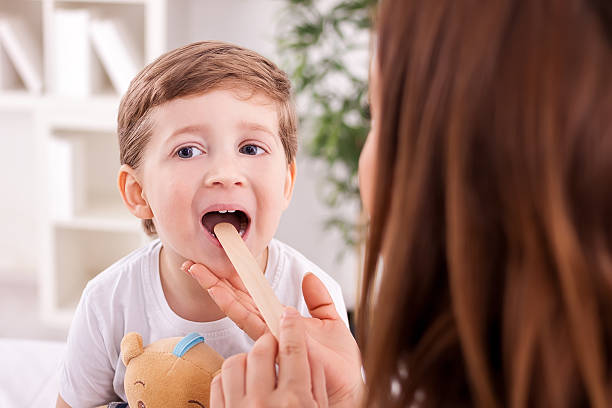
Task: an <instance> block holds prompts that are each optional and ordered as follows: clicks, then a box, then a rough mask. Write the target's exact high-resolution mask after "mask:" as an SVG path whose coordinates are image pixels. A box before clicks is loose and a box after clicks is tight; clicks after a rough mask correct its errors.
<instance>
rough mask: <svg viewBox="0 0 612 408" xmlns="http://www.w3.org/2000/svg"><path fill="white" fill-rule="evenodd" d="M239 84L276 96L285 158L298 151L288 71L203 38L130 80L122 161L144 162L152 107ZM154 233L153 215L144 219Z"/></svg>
mask: <svg viewBox="0 0 612 408" xmlns="http://www.w3.org/2000/svg"><path fill="white" fill-rule="evenodd" d="M220 88H221V89H223V88H226V89H229V88H238V89H246V90H248V91H250V92H252V94H253V93H256V92H260V93H263V94H264V95H266V96H267V97H269V98H270V99H272V100H273V101H274V102H275V103H276V106H277V109H278V116H279V136H280V139H281V142H282V144H283V148H284V150H285V156H286V158H287V163H288V164H289V163H291V162H293V160H295V155H296V152H297V119H296V114H295V106H294V104H293V101H292V98H291V83H290V81H289V78H288V77H287V74H285V72H283V71H282V70H280V69H279V68H278V67H277V66H276V65H275V64H274V63H272V62H271V61H270V60H268V59H266V58H264V57H262V56H261V55H259V54H257V53H256V52H254V51H251V50H248V49H245V48H242V47H239V46H236V45H233V44H228V43H223V42H218V41H202V42H197V43H193V44H189V45H186V46H183V47H181V48H177V49H175V50H173V51H170V52H168V53H166V54H164V55H162V56H161V57H159V58H157V59H156V60H155V61H153V62H152V63H151V64H149V65H147V66H146V67H145V68H144V69H143V70H142V71H141V72H140V73H139V74H138V75H137V76H136V77H135V78H134V79H133V80H132V82H131V83H130V86H129V88H128V90H127V92H126V93H125V95H124V96H123V98H122V99H121V103H120V105H119V114H118V124H117V134H118V137H119V155H120V160H121V164H127V165H129V166H130V167H132V168H134V169H135V168H137V167H139V166H140V165H141V162H142V154H143V152H144V150H145V147H146V146H147V143H148V142H149V138H150V137H151V130H152V122H151V120H150V114H149V112H150V111H151V110H152V109H153V108H155V107H156V106H159V105H162V104H164V103H166V102H169V101H172V100H174V99H177V98H182V97H187V96H192V95H198V94H203V93H205V92H208V91H211V90H214V89H220ZM143 226H144V229H145V231H146V233H147V234H148V235H155V234H156V231H155V226H154V225H153V221H152V220H143Z"/></svg>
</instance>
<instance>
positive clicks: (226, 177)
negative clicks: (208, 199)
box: [204, 166, 246, 187]
mask: <svg viewBox="0 0 612 408" xmlns="http://www.w3.org/2000/svg"><path fill="white" fill-rule="evenodd" d="M204 183H205V185H206V186H207V187H215V186H219V187H221V186H225V187H230V186H243V185H244V184H245V183H246V180H245V178H244V176H243V175H242V174H241V173H240V172H239V171H238V170H237V169H235V168H232V167H230V166H222V167H216V168H215V169H213V170H211V171H210V172H209V173H208V174H207V175H206V178H205V180H204Z"/></svg>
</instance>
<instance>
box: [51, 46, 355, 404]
mask: <svg viewBox="0 0 612 408" xmlns="http://www.w3.org/2000/svg"><path fill="white" fill-rule="evenodd" d="M118 134H119V146H120V155H121V164H122V165H121V168H120V171H119V190H120V192H121V196H122V198H123V201H124V203H125V205H126V206H127V208H128V209H129V210H130V212H131V213H132V214H134V215H135V216H136V217H139V218H141V219H142V220H143V223H144V227H145V230H146V231H147V233H148V234H149V235H157V236H158V237H159V238H158V239H156V240H154V241H152V242H151V243H150V244H148V245H146V246H145V247H143V248H141V249H139V250H136V251H134V252H133V253H131V254H130V255H128V256H126V257H125V258H123V259H121V260H119V261H118V262H117V263H115V264H114V265H112V266H110V267H109V268H108V269H107V270H105V271H104V272H102V273H101V274H99V275H98V276H96V277H95V278H94V279H92V280H91V281H90V282H89V283H88V284H87V287H86V288H85V290H84V291H83V295H82V297H81V300H80V302H79V306H78V308H77V310H76V314H75V316H74V320H73V322H72V326H71V328H70V333H69V335H68V348H67V352H66V357H65V361H64V364H63V366H62V369H61V377H60V391H59V394H60V396H59V398H58V406H61V407H65V406H72V407H85V406H97V405H102V404H105V403H108V402H110V401H114V400H115V401H116V400H117V399H118V398H121V399H123V400H124V401H125V400H126V397H125V393H124V388H123V377H124V372H125V366H124V365H123V363H122V362H121V357H120V343H121V339H122V338H123V336H124V335H125V334H126V333H128V332H131V331H136V332H138V333H140V334H141V335H142V337H143V343H144V344H145V345H146V344H149V343H151V342H153V341H155V340H157V339H160V338H164V337H175V336H183V335H186V334H188V333H190V332H198V333H200V334H202V335H203V336H204V338H205V339H206V342H207V343H208V344H209V345H210V346H211V347H212V348H214V349H215V350H216V351H217V352H219V353H220V354H221V355H223V356H224V357H227V356H230V355H232V354H236V353H239V352H244V351H247V350H248V349H250V347H251V346H252V344H253V341H252V340H251V339H250V338H248V336H247V335H246V334H245V333H244V332H243V331H242V330H240V329H239V328H238V327H237V326H236V325H235V324H234V323H233V322H232V321H231V320H230V319H229V318H227V317H225V315H224V314H223V312H222V311H221V310H220V309H219V308H218V307H217V306H216V304H215V303H214V301H212V299H211V298H210V297H209V295H208V293H207V292H206V291H205V290H203V289H202V288H201V287H200V286H199V285H198V283H197V282H196V281H195V280H194V279H192V278H191V277H190V276H189V275H187V274H185V273H184V272H182V271H181V264H182V263H183V262H184V261H186V260H193V261H195V262H197V263H200V264H203V265H205V266H206V267H208V268H209V269H210V270H211V271H213V272H214V273H215V275H217V276H218V277H220V278H226V279H229V278H234V277H235V271H234V269H233V267H232V265H231V264H230V262H229V260H228V258H227V256H226V255H225V253H224V251H223V249H222V247H221V245H220V244H219V242H218V240H217V239H216V238H215V236H214V234H213V232H212V231H213V227H214V225H216V223H218V222H221V221H226V222H231V223H232V224H233V225H234V226H235V227H236V229H237V230H238V231H239V233H240V234H241V235H242V237H243V239H244V241H245V242H246V245H247V246H248V247H249V249H250V250H251V252H252V253H253V255H254V256H255V257H256V259H257V260H258V262H259V264H260V266H261V268H262V270H265V272H264V273H265V276H266V278H267V279H268V281H269V282H270V284H271V285H272V287H273V289H274V291H275V293H276V295H277V296H278V298H279V299H280V301H281V302H282V303H283V304H285V305H291V306H294V307H296V308H297V309H298V310H299V311H300V312H301V313H302V314H304V315H307V314H308V310H307V307H306V305H305V303H304V301H303V298H302V293H301V281H302V277H303V276H304V275H305V274H306V273H307V272H313V273H314V274H315V275H317V276H318V277H319V278H320V279H321V280H322V281H323V282H324V283H325V285H326V287H327V289H328V290H329V292H330V294H331V295H332V298H333V301H334V303H335V305H336V307H337V308H338V312H339V313H340V315H341V316H342V317H343V318H344V319H345V321H346V309H345V306H344V301H343V299H342V295H341V291H340V288H339V286H338V284H337V283H336V282H335V281H334V280H333V279H331V278H330V277H329V276H328V275H327V274H325V273H324V272H323V271H322V270H321V269H319V268H318V267H317V266H316V265H314V264H313V263H311V262H310V261H308V260H307V259H306V258H305V257H304V256H302V255H301V254H300V253H298V252H297V251H295V250H294V249H292V248H290V247H289V246H287V245H285V244H283V243H281V242H279V241H277V240H274V239H273V235H274V233H275V231H276V228H277V226H278V222H279V219H280V216H281V214H282V212H283V211H284V210H285V208H287V206H288V205H289V202H290V200H291V195H292V191H293V185H294V182H295V172H296V167H295V154H296V150H297V137H296V119H295V112H294V107H293V105H292V102H291V95H290V83H289V81H288V79H287V76H286V75H285V74H284V73H283V72H282V71H281V70H279V69H278V68H277V67H276V66H275V65H274V64H273V63H271V62H270V61H268V60H267V59H265V58H263V57H261V56H260V55H258V54H256V53H255V52H253V51H249V50H246V49H243V48H240V47H237V46H234V45H230V44H225V43H219V42H200V43H195V44H191V45H188V46H185V47H182V48H180V49H177V50H174V51H171V52H169V53H167V54H165V55H163V56H161V57H160V58H159V59H157V60H156V61H155V62H153V63H152V64H150V65H149V66H147V67H146V68H144V69H143V71H142V72H140V73H139V74H138V76H137V77H136V78H135V79H134V80H133V81H132V83H131V84H130V87H129V89H128V91H127V93H126V94H125V96H124V97H123V100H122V101H121V105H120V107H119V117H118Z"/></svg>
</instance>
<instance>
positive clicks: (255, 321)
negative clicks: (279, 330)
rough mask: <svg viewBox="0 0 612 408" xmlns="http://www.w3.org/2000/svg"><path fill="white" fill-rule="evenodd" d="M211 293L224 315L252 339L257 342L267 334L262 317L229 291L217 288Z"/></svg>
mask: <svg viewBox="0 0 612 408" xmlns="http://www.w3.org/2000/svg"><path fill="white" fill-rule="evenodd" d="M209 293H210V296H211V297H212V298H213V300H214V301H215V303H216V304H217V305H218V306H219V307H220V308H221V310H223V313H225V315H226V316H227V317H229V318H230V319H232V321H233V322H235V323H236V325H238V327H240V328H241V329H242V330H244V332H245V333H246V334H247V335H248V336H249V337H250V338H252V339H253V340H257V339H258V338H259V337H260V336H261V335H262V334H264V333H265V332H266V330H267V326H266V323H265V322H264V320H263V319H262V318H261V316H260V315H259V314H258V313H256V312H253V311H251V310H249V309H248V308H247V307H245V305H244V304H243V303H241V302H240V301H239V300H238V299H237V298H235V297H234V296H232V294H231V293H229V292H228V290H227V289H224V288H220V287H219V288H217V287H215V288H213V289H211V290H210V292H209Z"/></svg>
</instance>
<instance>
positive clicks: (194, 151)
mask: <svg viewBox="0 0 612 408" xmlns="http://www.w3.org/2000/svg"><path fill="white" fill-rule="evenodd" d="M203 153H204V152H203V151H202V150H200V149H198V148H197V147H193V146H185V147H181V148H180V149H179V150H178V151H177V152H176V154H177V155H178V157H180V158H181V159H190V158H192V157H195V156H199V155H201V154H203Z"/></svg>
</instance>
